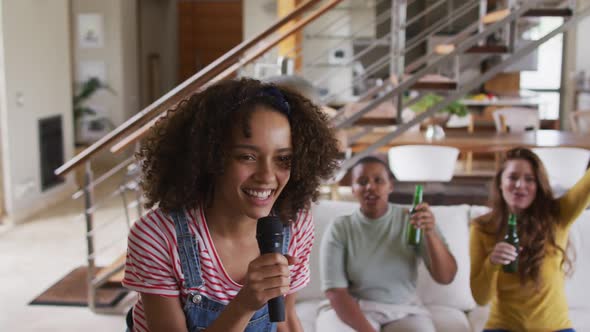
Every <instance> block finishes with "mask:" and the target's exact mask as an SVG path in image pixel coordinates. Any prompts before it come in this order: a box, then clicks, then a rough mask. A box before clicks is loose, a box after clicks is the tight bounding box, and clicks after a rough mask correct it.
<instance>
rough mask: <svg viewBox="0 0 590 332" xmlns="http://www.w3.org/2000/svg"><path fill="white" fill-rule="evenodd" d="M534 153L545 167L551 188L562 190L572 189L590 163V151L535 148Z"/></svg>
mask: <svg viewBox="0 0 590 332" xmlns="http://www.w3.org/2000/svg"><path fill="white" fill-rule="evenodd" d="M533 152H534V153H535V154H536V155H537V156H539V159H541V161H542V162H543V165H545V169H546V170H547V175H548V176H549V183H550V184H551V187H552V188H554V189H557V190H556V191H560V190H567V189H569V188H571V187H572V186H573V185H574V184H576V182H577V181H578V180H579V179H580V178H581V177H582V176H583V175H584V173H585V172H586V168H587V167H588V162H589V161H590V150H586V149H579V148H567V147H555V148H534V149H533Z"/></svg>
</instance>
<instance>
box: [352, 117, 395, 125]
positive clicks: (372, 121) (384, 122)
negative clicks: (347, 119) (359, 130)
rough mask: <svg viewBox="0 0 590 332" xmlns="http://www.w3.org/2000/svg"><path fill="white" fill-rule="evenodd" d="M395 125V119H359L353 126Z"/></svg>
mask: <svg viewBox="0 0 590 332" xmlns="http://www.w3.org/2000/svg"><path fill="white" fill-rule="evenodd" d="M396 124H397V118H393V117H379V118H378V117H371V118H366V117H363V118H360V119H358V120H356V121H355V122H354V125H355V126H376V127H377V126H379V127H381V126H395V125H396Z"/></svg>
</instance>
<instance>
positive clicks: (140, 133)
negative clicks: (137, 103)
mask: <svg viewBox="0 0 590 332" xmlns="http://www.w3.org/2000/svg"><path fill="white" fill-rule="evenodd" d="M340 2H342V0H331V1H330V2H328V3H326V4H325V5H323V6H322V7H320V8H318V9H317V10H316V11H314V12H312V13H311V14H309V15H308V16H307V17H305V18H303V19H301V20H300V21H298V22H297V23H296V24H294V25H293V26H291V27H290V28H289V29H288V30H286V31H285V32H284V33H283V34H282V35H280V36H277V37H275V38H274V39H273V40H271V41H270V42H268V43H265V45H264V46H262V47H260V48H258V49H256V50H255V51H254V52H252V53H250V54H246V55H245V57H244V58H243V59H239V60H238V62H236V63H234V64H232V65H230V66H229V67H228V68H226V69H225V70H224V71H222V72H221V73H219V74H217V76H215V77H213V78H212V79H210V80H209V81H207V82H205V83H203V85H202V86H201V88H206V87H208V86H209V85H211V84H213V83H215V82H217V81H219V80H222V79H225V78H228V77H230V76H231V75H232V74H234V73H235V72H237V71H238V69H240V68H241V67H243V66H245V65H247V64H249V63H250V62H252V61H254V60H256V59H257V58H259V57H260V56H262V55H263V54H265V53H266V52H267V51H268V50H270V49H271V48H273V47H274V46H276V45H278V44H279V43H280V42H281V41H283V40H285V39H286V38H288V37H289V36H291V35H292V34H294V33H296V32H298V31H299V30H301V29H303V28H304V27H305V26H307V25H308V24H309V23H311V22H313V21H314V20H315V19H317V18H318V17H320V16H322V15H323V14H324V13H325V12H327V11H329V10H330V9H332V8H333V7H335V6H337V5H338V4H339V3H340ZM191 93H192V92H191ZM184 97H185V96H183V98H184ZM180 100H182V99H180ZM180 100H179V101H180ZM164 114H165V113H164V112H160V113H159V114H158V115H156V116H155V117H154V118H152V119H151V120H150V121H149V122H148V123H146V124H145V125H144V126H142V127H140V128H139V129H137V130H135V131H133V132H131V133H130V134H129V135H128V136H126V137H124V138H122V139H121V140H120V141H119V142H118V143H117V144H115V145H113V146H112V147H111V149H110V152H111V153H119V152H121V151H123V150H124V149H126V148H127V147H129V146H131V145H132V144H134V143H136V142H137V141H139V140H140V139H141V138H143V137H144V136H145V135H146V134H147V133H148V131H149V130H150V128H151V127H152V125H154V124H155V123H156V122H157V120H158V119H159V118H161V117H162V116H164Z"/></svg>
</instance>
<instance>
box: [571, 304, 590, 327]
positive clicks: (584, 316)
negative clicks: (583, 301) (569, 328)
mask: <svg viewBox="0 0 590 332" xmlns="http://www.w3.org/2000/svg"><path fill="white" fill-rule="evenodd" d="M570 319H571V320H572V324H573V325H574V329H575V330H576V331H578V332H584V331H590V313H589V312H588V309H570Z"/></svg>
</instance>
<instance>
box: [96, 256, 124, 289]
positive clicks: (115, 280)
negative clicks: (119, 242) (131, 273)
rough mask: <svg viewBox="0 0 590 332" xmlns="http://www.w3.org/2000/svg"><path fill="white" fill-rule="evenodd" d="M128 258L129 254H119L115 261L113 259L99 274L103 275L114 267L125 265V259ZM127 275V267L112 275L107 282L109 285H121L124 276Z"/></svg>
mask: <svg viewBox="0 0 590 332" xmlns="http://www.w3.org/2000/svg"><path fill="white" fill-rule="evenodd" d="M126 259H127V254H122V255H121V256H119V257H118V258H117V259H116V260H115V261H113V262H112V263H111V264H110V265H109V266H105V267H103V268H102V269H100V271H99V272H98V274H97V275H102V274H105V273H109V272H110V271H113V270H114V269H116V268H118V267H119V266H121V265H125V260H126ZM124 277H125V269H122V270H121V271H119V272H117V273H115V274H114V275H112V276H111V277H110V278H109V280H108V281H107V282H106V284H108V285H121V282H122V281H123V278H124Z"/></svg>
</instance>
